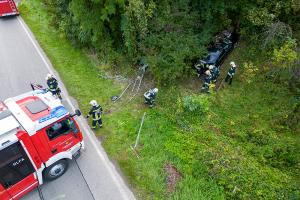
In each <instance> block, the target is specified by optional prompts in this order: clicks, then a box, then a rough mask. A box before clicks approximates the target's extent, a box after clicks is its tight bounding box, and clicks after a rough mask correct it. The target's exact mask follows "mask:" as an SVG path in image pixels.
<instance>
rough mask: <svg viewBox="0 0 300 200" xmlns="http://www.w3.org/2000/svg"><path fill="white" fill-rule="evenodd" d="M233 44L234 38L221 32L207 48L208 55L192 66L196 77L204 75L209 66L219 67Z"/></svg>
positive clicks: (226, 32)
mask: <svg viewBox="0 0 300 200" xmlns="http://www.w3.org/2000/svg"><path fill="white" fill-rule="evenodd" d="M235 42H236V39H235V37H234V36H233V34H232V33H231V32H229V31H223V32H222V33H221V34H219V35H217V36H216V39H215V42H214V43H212V44H210V46H209V47H208V55H207V56H206V57H205V58H204V59H200V60H198V61H197V62H196V64H195V65H194V67H195V68H196V70H197V73H198V75H202V74H204V72H205V71H206V70H208V66H209V65H214V66H216V67H220V65H221V64H222V63H223V61H224V60H225V58H226V56H227V55H228V54H229V53H230V52H231V51H232V50H233V48H234V43H235Z"/></svg>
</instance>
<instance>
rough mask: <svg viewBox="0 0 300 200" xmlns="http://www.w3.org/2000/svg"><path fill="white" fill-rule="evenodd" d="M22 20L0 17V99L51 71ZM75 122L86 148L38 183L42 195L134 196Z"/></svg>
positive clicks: (75, 199)
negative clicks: (63, 168) (65, 167)
mask: <svg viewBox="0 0 300 200" xmlns="http://www.w3.org/2000/svg"><path fill="white" fill-rule="evenodd" d="M23 23H24V22H23V20H22V19H21V17H13V18H7V19H0V83H1V89H0V91H1V92H0V100H5V99H6V98H8V97H12V96H16V95H19V94H21V93H24V92H27V91H29V90H31V88H30V82H33V83H40V84H42V85H45V76H46V74H47V73H48V72H49V70H50V71H52V70H53V68H52V65H51V63H50V62H49V60H48V59H47V57H46V56H45V54H44V53H43V51H42V50H41V48H40V47H39V45H38V44H37V42H36V40H35V39H34V37H33V35H32V33H31V32H30V30H29V29H28V28H27V26H26V25H25V24H23ZM54 73H55V72H54ZM55 74H56V73H55ZM57 76H58V75H57ZM60 83H61V87H62V89H63V95H64V96H63V98H64V99H65V100H64V104H66V105H67V106H68V107H69V108H70V109H71V110H74V108H75V107H74V106H73V105H74V104H75V105H76V102H74V101H73V103H71V100H70V98H69V97H68V94H67V91H66V89H65V87H64V86H63V85H62V82H60ZM70 104H73V105H70ZM78 121H79V123H80V127H81V129H82V130H83V132H84V135H85V145H86V148H85V150H84V151H83V152H82V154H81V156H80V157H79V158H78V159H77V163H76V162H75V161H71V162H70V166H69V169H68V171H67V172H66V173H65V174H64V175H63V176H62V177H60V178H59V179H57V180H55V181H52V182H47V183H45V184H43V185H42V186H41V193H42V196H43V198H44V199H45V200H83V199H84V200H93V199H97V200H98V199H99V200H122V199H124V200H134V199H135V197H134V195H133V194H132V192H131V191H130V189H129V188H128V187H127V185H126V183H125V182H124V180H123V179H122V177H121V176H120V174H119V173H118V171H117V169H116V168H115V166H114V165H113V164H112V163H111V161H110V160H109V159H108V157H107V155H106V153H105V151H104V150H103V148H102V147H101V144H100V143H99V142H98V141H97V139H96V137H95V135H94V134H93V133H92V132H91V130H90V128H89V127H88V125H87V122H86V120H85V119H83V118H82V117H80V118H78ZM23 199H24V200H39V199H41V197H40V195H39V192H38V191H37V190H35V191H32V192H31V193H29V194H27V195H26V196H25V197H24V198H23Z"/></svg>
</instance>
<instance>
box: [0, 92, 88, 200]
mask: <svg viewBox="0 0 300 200" xmlns="http://www.w3.org/2000/svg"><path fill="white" fill-rule="evenodd" d="M76 115H78V116H80V115H81V113H80V111H79V110H76V111H75V114H70V113H69V112H68V110H67V109H66V107H65V106H64V105H63V104H62V103H61V101H60V100H59V99H57V98H55V97H53V96H52V94H51V93H50V92H46V91H44V90H34V91H31V92H28V93H25V94H22V95H20V96H17V97H13V98H9V99H7V100H5V101H4V102H0V199H1V200H6V199H7V200H12V199H20V198H21V197H22V196H24V195H25V194H27V193H28V192H29V191H31V190H33V189H35V188H36V187H38V186H39V185H41V184H43V182H44V180H45V179H46V180H54V179H56V178H58V177H60V176H61V175H63V174H64V173H65V172H66V170H67V168H68V160H71V159H72V158H73V157H74V156H75V155H78V154H79V152H80V150H81V149H82V148H83V147H84V142H83V137H82V133H81V131H80V129H79V126H78V124H77V122H76V121H75V119H74V117H75V116H76Z"/></svg>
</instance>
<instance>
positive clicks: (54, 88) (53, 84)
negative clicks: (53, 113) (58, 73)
mask: <svg viewBox="0 0 300 200" xmlns="http://www.w3.org/2000/svg"><path fill="white" fill-rule="evenodd" d="M47 85H48V87H49V90H50V92H51V93H52V94H53V95H56V96H58V97H59V98H61V97H60V89H59V87H58V82H57V80H56V79H55V78H54V77H52V78H50V79H48V80H47Z"/></svg>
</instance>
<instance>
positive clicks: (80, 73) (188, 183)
mask: <svg viewBox="0 0 300 200" xmlns="http://www.w3.org/2000/svg"><path fill="white" fill-rule="evenodd" d="M21 13H22V16H23V17H24V19H25V21H26V23H27V24H28V25H29V26H30V28H31V30H32V31H33V32H34V34H35V36H36V38H37V39H38V41H39V43H40V44H41V46H42V48H43V49H44V51H45V52H46V53H47V55H48V57H49V58H50V60H51V62H52V63H53V65H54V67H55V69H56V70H57V71H58V72H59V74H60V76H61V77H62V79H63V81H64V83H65V84H66V86H67V88H68V91H69V92H70V94H71V95H72V96H73V97H75V98H76V100H77V101H78V102H79V105H80V108H81V110H82V111H83V113H87V111H88V109H89V104H88V102H89V101H90V100H91V99H96V100H97V101H98V102H100V104H101V105H103V107H104V110H105V114H104V116H103V118H104V119H103V121H104V128H103V129H101V130H97V132H96V134H97V135H98V136H99V137H101V138H102V140H103V145H104V147H105V149H106V151H107V152H108V154H109V155H110V157H111V158H112V159H114V160H116V161H117V163H118V164H119V165H120V167H121V169H122V171H123V173H124V174H125V175H126V177H127V178H128V179H129V182H130V184H131V186H132V187H133V188H134V190H135V193H136V195H137V197H138V198H140V199H178V200H179V199H180V200H181V199H187V200H191V199H195V200H196V199H299V198H300V196H299V183H298V182H297V180H299V152H300V151H299V146H298V145H297V142H298V144H299V140H297V138H298V137H299V132H295V131H292V130H291V129H289V128H288V127H286V126H284V125H282V123H280V122H281V121H282V120H284V119H285V118H286V115H287V114H288V113H289V111H290V109H291V108H290V106H289V104H288V99H289V98H290V97H291V94H290V91H289V90H288V88H287V86H286V85H285V84H276V83H274V82H273V81H271V80H263V79H259V77H257V79H255V80H254V81H252V82H247V81H245V80H243V76H242V74H243V67H242V64H241V65H240V66H241V67H240V68H239V69H238V71H237V75H236V77H235V79H234V80H233V85H232V86H225V87H224V88H222V89H220V90H219V92H218V93H212V94H211V95H209V96H207V95H206V96H203V95H199V94H197V93H198V90H195V89H186V88H184V87H180V86H176V85H175V86H172V87H165V88H159V94H158V98H157V106H156V107H155V108H154V109H149V108H147V107H146V106H143V99H142V97H141V95H138V96H137V97H136V98H135V99H134V100H133V101H132V102H130V103H126V101H127V100H128V97H126V95H125V96H124V98H123V100H122V99H121V100H120V102H118V103H116V104H113V103H111V102H110V97H111V96H113V95H116V94H120V92H121V91H122V89H123V88H125V86H126V82H121V81H113V80H110V79H105V78H103V76H100V75H101V73H104V72H105V70H107V69H110V67H109V64H106V63H102V62H101V61H100V62H99V63H96V62H94V61H93V60H92V59H90V56H88V55H87V53H86V52H84V51H83V50H80V49H77V48H74V47H73V46H72V45H71V43H70V42H69V41H68V40H67V39H66V38H65V37H64V35H62V34H60V32H58V31H57V30H55V29H54V28H53V27H51V26H49V20H50V19H49V16H48V15H47V13H46V11H45V9H44V6H43V4H42V3H40V1H37V0H32V1H24V2H22V5H21ZM246 54H247V53H246V52H245V50H244V48H242V47H241V46H240V47H238V50H237V51H234V52H233V54H232V55H231V56H230V59H233V60H235V61H236V62H237V63H243V62H246V61H248V60H246V59H247V58H248V57H247V55H246ZM256 64H257V63H256ZM223 66H228V63H227V62H226V63H225V65H223ZM226 70H227V69H226V68H223V69H222V75H221V77H220V80H222V79H223V78H224V76H225V74H226ZM102 75H103V74H102ZM101 77H102V78H101ZM260 78H261V77H260ZM149 87H150V86H149ZM199 88H200V82H199ZM143 89H144V88H143ZM144 112H147V114H146V119H145V123H144V126H143V129H142V133H141V138H140V143H139V145H138V147H137V149H136V150H137V153H138V155H139V157H140V159H137V157H136V155H135V154H134V153H133V152H132V151H131V150H130V146H131V145H133V144H134V142H135V139H136V133H137V130H138V128H139V123H140V119H141V117H142V115H143V113H144ZM166 163H171V164H172V165H174V166H176V169H177V170H178V171H179V172H180V174H181V175H182V179H181V180H180V181H179V182H178V183H177V185H176V189H175V191H174V192H173V193H171V194H169V193H167V192H166V191H167V188H166V187H167V185H166V176H167V175H166V172H165V171H164V165H165V164H166Z"/></svg>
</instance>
